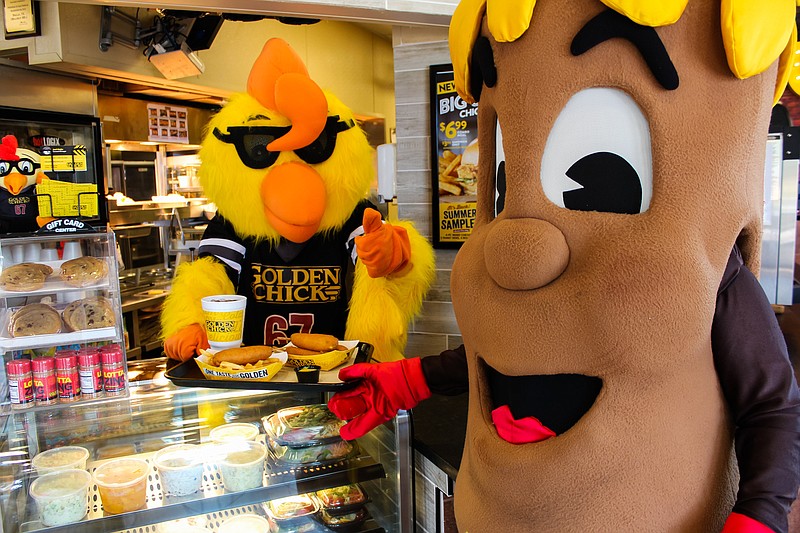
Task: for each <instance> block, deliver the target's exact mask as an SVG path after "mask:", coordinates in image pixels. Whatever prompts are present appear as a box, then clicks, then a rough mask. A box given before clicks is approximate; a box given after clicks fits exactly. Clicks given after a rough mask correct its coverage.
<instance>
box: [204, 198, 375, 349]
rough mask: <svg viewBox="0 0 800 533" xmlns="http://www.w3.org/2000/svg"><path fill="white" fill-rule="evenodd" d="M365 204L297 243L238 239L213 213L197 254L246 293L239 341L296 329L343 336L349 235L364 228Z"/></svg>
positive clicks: (351, 251)
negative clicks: (212, 261)
mask: <svg viewBox="0 0 800 533" xmlns="http://www.w3.org/2000/svg"><path fill="white" fill-rule="evenodd" d="M368 207H373V208H374V206H372V204H370V203H369V202H367V201H363V202H361V203H359V204H358V205H357V206H356V209H355V210H354V211H353V213H352V214H351V215H350V219H349V220H348V221H347V222H346V223H345V224H344V226H343V227H342V228H341V229H340V230H338V231H331V232H327V233H324V234H316V235H314V236H313V237H312V238H311V239H309V240H308V241H306V242H305V243H302V244H297V243H293V242H289V241H286V240H285V239H281V241H280V242H279V243H278V244H277V245H274V244H271V243H268V242H263V241H261V242H257V241H256V240H255V239H253V238H249V237H248V238H244V239H243V238H241V237H239V236H238V235H236V231H235V230H234V228H233V226H232V225H231V224H230V222H228V221H227V220H225V219H224V218H223V217H222V216H221V215H219V214H218V215H216V216H215V217H214V218H213V219H212V220H211V222H209V224H208V228H207V229H206V231H205V232H204V233H203V238H202V240H201V241H200V247H199V250H198V256H199V257H208V256H211V257H214V258H215V259H217V260H218V261H220V262H221V263H222V264H224V265H225V269H226V271H227V273H228V277H229V278H230V279H231V281H232V282H233V285H234V287H236V293H237V294H240V295H242V296H246V297H247V309H246V311H245V317H244V339H243V342H244V344H246V345H258V344H266V345H271V344H272V342H273V340H275V339H276V338H279V337H288V336H290V335H291V334H292V333H298V332H302V333H327V334H329V335H334V336H335V337H337V338H339V339H342V338H344V331H345V326H346V324H347V315H348V307H349V305H348V304H349V300H350V292H351V286H352V277H353V271H354V265H355V261H356V257H357V256H356V251H355V240H354V239H355V237H356V236H358V235H361V234H363V233H364V229H363V228H362V226H361V223H362V220H363V216H364V210H365V209H366V208H368Z"/></svg>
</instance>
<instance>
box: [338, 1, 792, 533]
mask: <svg viewBox="0 0 800 533" xmlns="http://www.w3.org/2000/svg"><path fill="white" fill-rule="evenodd" d="M794 16H795V2H792V1H786V0H768V1H765V0H753V1H738V2H737V1H730V0H722V1H720V0H692V1H687V0H683V1H672V0H668V1H642V0H639V1H637V0H602V1H598V0H574V1H571V2H558V1H556V0H540V1H538V2H534V1H533V0H524V1H510V0H509V1H502V0H496V1H492V0H488V1H487V0H464V1H462V3H461V4H460V5H459V7H458V8H457V9H456V13H455V15H454V17H453V20H452V23H451V26H450V50H451V56H452V60H453V67H454V71H455V76H456V85H457V87H458V89H459V92H460V94H461V96H462V98H464V99H465V100H467V101H473V100H475V101H477V100H479V101H480V103H479V145H480V161H479V177H478V214H477V220H476V225H475V229H474V231H473V233H472V235H471V237H470V238H469V240H468V241H467V242H466V243H465V244H464V246H463V247H462V248H461V250H460V251H459V253H458V256H457V258H456V261H455V264H454V265H453V273H452V282H451V288H452V297H453V305H454V309H455V314H456V318H457V319H458V324H459V327H460V330H461V333H462V335H463V339H464V346H463V347H461V348H459V349H457V350H452V351H447V352H444V353H442V354H440V355H438V356H430V357H425V358H422V359H420V358H412V359H405V360H403V361H398V362H392V363H386V364H380V365H362V366H355V367H351V368H347V369H345V370H343V371H341V372H340V376H341V377H342V378H343V379H361V382H360V383H359V384H358V385H357V386H356V387H355V388H354V389H352V390H350V391H346V392H342V393H338V394H337V395H335V396H334V397H333V398H332V400H331V402H330V406H331V409H333V410H334V412H336V413H337V415H338V416H340V417H341V418H344V419H347V420H351V421H350V422H349V424H348V425H347V426H345V427H344V428H343V429H342V435H344V436H346V438H355V437H358V436H360V435H362V434H364V433H365V432H366V431H369V429H370V428H371V427H374V426H375V425H376V424H378V423H381V422H382V421H385V420H387V419H388V418H389V417H391V416H393V415H394V414H395V413H396V410H397V409H409V408H412V407H413V406H414V405H416V404H417V403H418V402H420V401H422V400H424V399H426V398H427V397H429V396H430V394H431V393H447V392H454V391H458V390H466V389H467V388H468V390H469V412H468V423H467V438H466V443H465V450H464V455H463V459H462V462H461V466H460V470H459V474H458V479H457V482H456V487H455V512H456V519H457V523H458V527H459V530H460V531H463V532H471V533H474V532H478V531H514V532H530V531H537V532H589V531H591V532H599V531H608V532H644V531H652V532H666V531H670V532H673V531H675V532H719V531H724V532H725V533H735V532H736V533H738V532H747V533H766V532H770V531H775V532H786V531H787V530H788V520H787V515H788V512H789V508H790V506H791V505H792V502H793V500H794V499H795V497H796V495H797V490H798V482H799V480H800V393H798V388H797V383H796V381H795V378H794V375H793V371H792V367H791V364H790V361H789V359H788V355H787V351H786V346H785V343H784V341H783V337H782V335H781V332H780V329H779V328H778V325H777V321H776V320H775V316H774V314H773V312H772V310H771V307H770V305H769V303H768V301H767V299H766V297H765V296H764V294H763V291H762V290H761V288H760V286H759V285H758V282H757V280H756V278H755V276H754V275H753V272H757V270H758V262H759V260H758V257H759V249H760V224H761V215H762V183H763V173H764V154H765V150H764V147H765V139H766V134H767V129H768V123H769V118H770V110H771V107H772V104H773V102H774V101H775V100H776V95H777V96H779V95H780V94H782V92H783V88H784V87H785V85H786V81H787V76H788V70H789V68H788V67H789V64H790V62H791V61H793V59H792V57H794V56H793V53H794V46H795V41H796V31H795V28H794V26H795V24H794ZM497 191H504V194H501V193H499V192H497ZM734 450H735V453H734Z"/></svg>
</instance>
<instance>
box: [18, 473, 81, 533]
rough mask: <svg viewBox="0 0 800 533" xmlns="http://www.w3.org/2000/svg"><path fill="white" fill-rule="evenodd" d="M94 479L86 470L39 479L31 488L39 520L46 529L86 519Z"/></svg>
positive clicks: (55, 474) (48, 475)
mask: <svg viewBox="0 0 800 533" xmlns="http://www.w3.org/2000/svg"><path fill="white" fill-rule="evenodd" d="M91 483H92V475H91V474H89V472H87V471H86V470H79V469H70V470H59V471H57V472H51V473H49V474H45V475H43V476H41V477H39V478H37V479H36V480H35V481H34V482H33V483H32V484H31V488H30V493H31V497H32V498H33V499H34V501H36V506H37V507H38V509H39V516H40V519H41V521H42V524H43V525H45V526H48V527H50V526H62V525H64V524H72V523H73V522H78V521H80V520H81V519H82V518H83V517H84V516H86V511H87V510H88V507H87V504H86V502H87V497H88V495H89V486H90V485H91Z"/></svg>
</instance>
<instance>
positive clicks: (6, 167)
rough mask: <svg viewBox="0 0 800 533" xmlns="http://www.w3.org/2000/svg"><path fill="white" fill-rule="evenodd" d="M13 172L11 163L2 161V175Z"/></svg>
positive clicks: (0, 169)
mask: <svg viewBox="0 0 800 533" xmlns="http://www.w3.org/2000/svg"><path fill="white" fill-rule="evenodd" d="M10 173H11V163H9V162H8V161H0V176H8V175H9V174H10Z"/></svg>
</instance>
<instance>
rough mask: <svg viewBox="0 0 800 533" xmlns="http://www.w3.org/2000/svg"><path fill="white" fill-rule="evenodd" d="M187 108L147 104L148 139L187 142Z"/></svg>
mask: <svg viewBox="0 0 800 533" xmlns="http://www.w3.org/2000/svg"><path fill="white" fill-rule="evenodd" d="M188 113H189V112H188V110H187V108H185V107H174V106H171V105H164V104H147V120H148V128H149V131H148V135H147V139H148V140H149V141H156V142H170V143H185V144H188V143H189V126H188V124H189V122H188Z"/></svg>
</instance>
